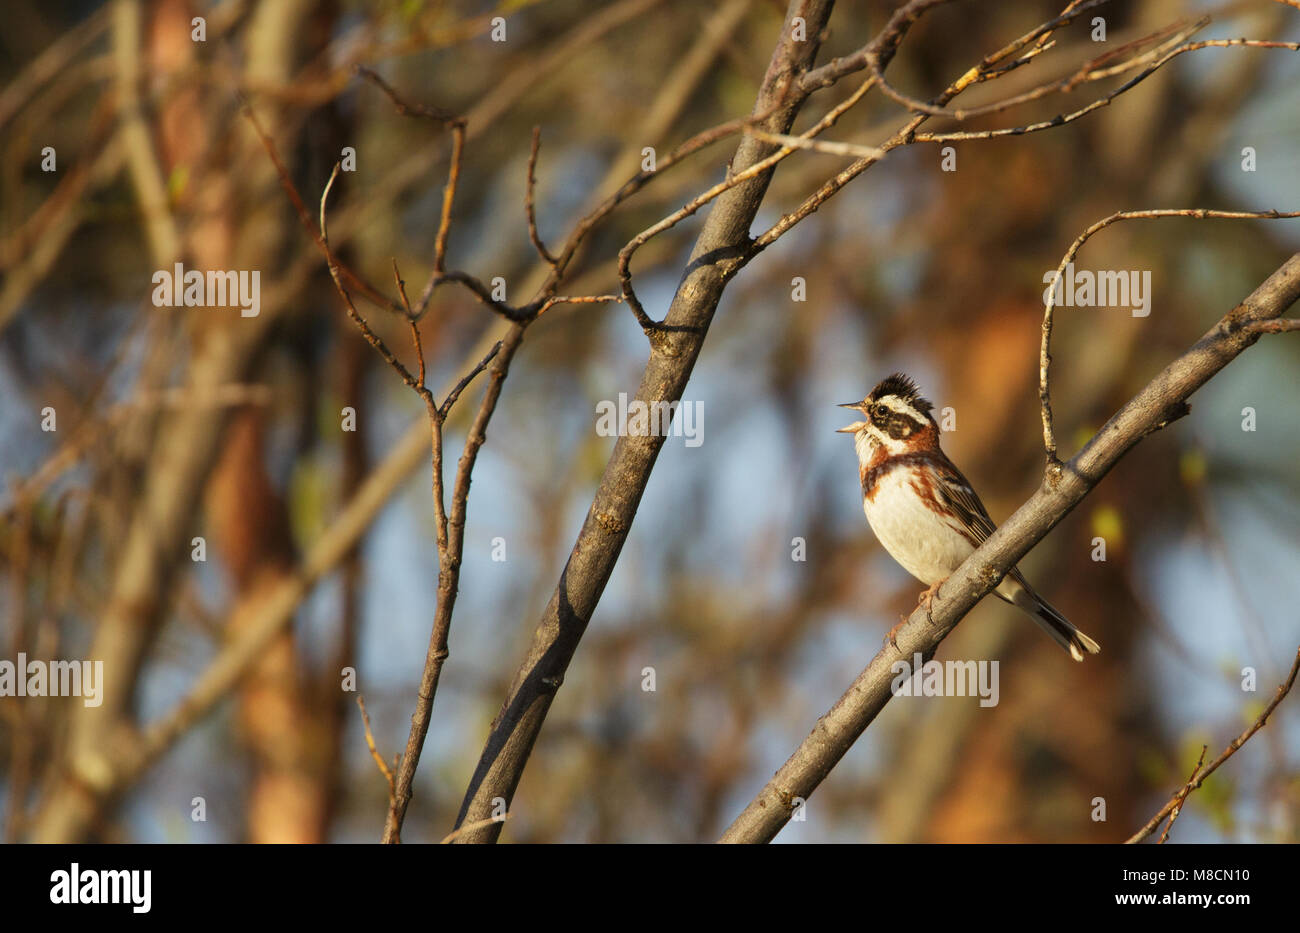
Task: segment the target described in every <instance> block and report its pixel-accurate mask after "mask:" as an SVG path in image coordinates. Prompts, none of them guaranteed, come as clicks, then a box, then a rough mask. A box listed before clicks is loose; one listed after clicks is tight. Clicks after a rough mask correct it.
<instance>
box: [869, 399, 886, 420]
mask: <svg viewBox="0 0 1300 933" xmlns="http://www.w3.org/2000/svg"><path fill="white" fill-rule="evenodd" d="M871 420H872V421H884V420H885V406H884V405H881V404H880V403H879V402H877V403H876V404H874V405H872V406H871Z"/></svg>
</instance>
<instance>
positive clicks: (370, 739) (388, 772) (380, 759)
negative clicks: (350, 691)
mask: <svg viewBox="0 0 1300 933" xmlns="http://www.w3.org/2000/svg"><path fill="white" fill-rule="evenodd" d="M357 706H359V707H361V724H362V725H363V726H365V729H366V748H368V749H370V757H371V758H373V759H375V764H376V765H378V766H379V773H380V774H382V775H383V776H384V780H385V781H387V782H388V796H389V797H390V798H391V797H392V796H393V772H392V769H390V768H389V767H388V763H387V762H385V761H384V756H383V755H381V754H379V749H378V748H376V747H375V736H374V733H373V732H371V731H370V714H369V713H367V712H366V698H365V697H363V696H362V695H361V694H359V693H358V694H357Z"/></svg>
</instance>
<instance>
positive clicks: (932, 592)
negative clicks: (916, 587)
mask: <svg viewBox="0 0 1300 933" xmlns="http://www.w3.org/2000/svg"><path fill="white" fill-rule="evenodd" d="M941 586H943V580H940V581H939V582H938V583H936V584H934V585H933V586H931V587H930V588H929V589H927V590H926V591H925V592H924V593H922V594H921V595H920V596H919V597H918V599H917V602H918V604H919V605H920V607H921V608H922V609H924V610H925V617H926V618H927V619H929V620H930V624H931V625H934V617H933V616H932V615H930V603H932V602H934V598H935V597H936V596H938V595H939V587H941Z"/></svg>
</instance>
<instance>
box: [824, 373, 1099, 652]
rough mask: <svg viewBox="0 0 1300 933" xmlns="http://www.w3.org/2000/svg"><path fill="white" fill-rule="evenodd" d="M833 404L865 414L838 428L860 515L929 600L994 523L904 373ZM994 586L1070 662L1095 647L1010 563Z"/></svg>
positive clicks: (928, 408)
mask: <svg viewBox="0 0 1300 933" xmlns="http://www.w3.org/2000/svg"><path fill="white" fill-rule="evenodd" d="M840 407H841V408H852V409H853V410H854V411H859V412H862V414H863V415H864V417H865V420H863V421H857V422H854V423H853V424H850V425H848V426H847V427H843V428H840V429H839V432H838V433H841V434H852V435H853V445H854V447H856V448H857V453H858V468H859V473H860V475H861V478H862V508H863V511H865V512H866V513H867V522H868V524H870V525H871V530H872V531H874V532H875V534H876V537H877V538H878V539H879V540H880V543H881V544H882V545H883V546H884V548H885V550H886V551H888V552H889V554H890V556H891V557H893V558H894V560H896V561H898V563H899V564H900V565H902V567H903V569H904V570H906V571H907V572H908V573H910V574H911V575H912V576H914V577H916V578H917V579H918V580H920V581H921V582H922V583H926V584H928V585H929V587H930V588H929V589H928V590H926V591H925V592H924V593H922V594H921V601H922V603H923V604H924V605H925V606H926V607H928V606H929V603H930V600H931V599H932V598H933V597H934V594H935V592H936V591H937V590H938V588H939V584H940V583H942V582H943V581H944V580H946V579H947V578H948V576H949V575H950V574H951V573H952V572H953V571H954V570H956V569H957V567H958V566H959V565H960V564H961V562H962V561H964V560H965V559H966V558H967V557H968V556H970V554H971V553H972V552H973V551H974V550H975V549H976V548H977V547H979V546H980V545H981V544H983V543H984V542H985V541H986V540H988V538H989V536H990V535H991V534H993V531H994V529H995V528H996V527H997V526H995V525H994V524H993V520H992V519H991V518H989V513H988V511H987V510H986V509H985V508H984V503H982V502H980V499H979V496H977V495H976V494H975V490H974V489H972V488H971V484H970V483H969V482H967V481H966V477H964V476H962V474H961V471H960V470H958V469H957V467H955V466H954V465H953V463H952V461H951V460H949V459H948V458H947V457H946V456H945V455H944V452H943V451H942V450H940V449H939V425H938V423H937V422H936V421H935V420H934V416H933V415H931V414H930V412H931V411H932V410H933V408H934V406H933V405H931V404H930V403H929V402H928V401H926V400H925V399H923V398H922V397H921V394H920V390H919V389H917V387H916V383H914V382H913V381H912V380H911V379H909V378H908V377H907V376H905V375H903V374H902V373H895V374H894V375H892V376H890V377H889V378H888V379H885V380H884V381H883V382H881V383H880V384H879V385H878V386H876V387H875V388H874V389H872V390H871V394H870V395H868V396H867V397H866V398H864V399H863V400H862V401H860V402H847V403H845V404H843V405H841V406H840ZM993 592H994V593H995V594H997V596H998V597H999V598H1000V599H1002V600H1004V601H1006V602H1009V603H1011V605H1013V606H1015V607H1017V608H1018V609H1020V610H1022V611H1023V612H1025V613H1027V614H1028V615H1030V616H1032V617H1033V618H1034V621H1036V622H1037V623H1038V624H1039V625H1041V626H1042V627H1043V630H1044V631H1046V632H1047V634H1048V635H1050V636H1052V640H1053V641H1055V642H1056V643H1057V644H1058V645H1060V646H1061V647H1062V648H1064V649H1065V650H1066V651H1068V652H1070V656H1071V657H1073V658H1074V659H1075V660H1076V661H1082V660H1083V658H1084V654H1085V652H1086V653H1088V654H1096V653H1097V652H1099V651H1100V650H1101V646H1100V645H1098V644H1097V643H1096V642H1095V641H1093V640H1092V639H1091V638H1089V637H1088V636H1087V635H1085V634H1083V633H1082V632H1080V631H1079V630H1078V629H1077V628H1075V627H1074V626H1073V625H1071V624H1070V623H1069V621H1067V620H1066V618H1065V616H1063V615H1061V613H1060V612H1058V611H1057V610H1056V609H1054V608H1052V606H1051V605H1050V604H1048V602H1047V601H1046V600H1045V599H1043V598H1042V597H1041V596H1039V595H1038V594H1037V593H1036V592H1034V589H1033V587H1031V586H1030V585H1029V583H1028V582H1026V580H1025V578H1024V577H1023V576H1021V574H1020V571H1019V570H1017V569H1016V568H1014V567H1013V568H1012V569H1011V571H1010V572H1009V573H1007V575H1006V576H1005V577H1003V579H1002V582H1001V583H999V584H998V586H997V589H995V590H994V591H993ZM900 625H901V623H900ZM895 631H897V626H896V627H895ZM893 635H894V632H890V640H891V641H892V640H893Z"/></svg>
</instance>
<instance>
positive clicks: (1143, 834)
mask: <svg viewBox="0 0 1300 933" xmlns="http://www.w3.org/2000/svg"><path fill="white" fill-rule="evenodd" d="M1298 673H1300V649H1297V650H1296V655H1295V662H1294V663H1293V664H1292V665H1291V672H1290V673H1289V674H1287V677H1286V680H1284V681H1283V682H1282V684H1281V686H1279V687H1278V688H1277V692H1276V693H1274V694H1273V699H1272V700H1270V701H1269V704H1268V706H1266V707H1264V712H1262V713H1260V714H1259V717H1258V718H1257V719H1256V720H1255V721H1254V722H1253V723H1251V724H1250V725H1249V726H1248V727H1247V728H1246V730H1245V731H1244V732H1242V733H1241V735H1239V736H1237V737H1236V738H1235V739H1233V740H1232V741H1231V742H1229V743H1228V747H1227V748H1225V749H1224V750H1223V754H1221V755H1220V756H1219V757H1218V758H1216V759H1214V760H1213V761H1212V762H1210V763H1209V764H1208V765H1206V766H1205V767H1203V768H1201V767H1198V768H1197V769H1196V771H1195V772H1193V774H1192V777H1191V780H1189V781H1188V782H1187V785H1186V786H1185V787H1184V788H1183V789H1182V790H1180V791H1179V792H1178V793H1176V794H1174V796H1173V797H1172V798H1171V799H1170V800H1169V802H1168V803H1166V804H1165V805H1164V806H1163V807H1161V808H1160V812H1159V813H1157V814H1156V815H1155V816H1153V817H1151V819H1150V820H1148V821H1147V824H1146V825H1145V826H1143V827H1142V828H1141V829H1139V830H1138V831H1137V832H1136V833H1134V834H1133V835H1132V836H1130V837H1129V838H1128V839H1127V840H1126V843H1127V844H1128V845H1132V844H1134V843H1138V842H1141V841H1142V840H1143V839H1145V838H1147V837H1148V836H1150V835H1151V834H1152V833H1154V832H1155V831H1156V829H1157V828H1158V827H1159V826H1160V824H1161V823H1162V822H1163V821H1164V819H1165V817H1167V816H1169V815H1170V814H1171V813H1173V812H1174V810H1176V809H1177V808H1178V807H1180V806H1182V803H1183V801H1184V800H1186V799H1187V795H1188V794H1190V793H1191V792H1192V791H1194V790H1196V789H1197V788H1199V787H1200V786H1201V785H1202V784H1204V783H1205V779H1206V778H1207V777H1209V776H1210V775H1211V774H1213V773H1214V772H1215V771H1217V770H1218V768H1219V765H1221V764H1223V763H1224V762H1225V761H1227V760H1228V759H1229V758H1231V757H1232V756H1233V755H1235V754H1237V752H1238V751H1239V750H1240V749H1241V747H1242V746H1243V745H1245V744H1246V742H1247V740H1248V739H1250V737H1251V736H1252V735H1254V734H1255V733H1256V732H1258V731H1259V730H1260V729H1263V728H1264V724H1265V723H1267V722H1268V717H1269V716H1270V715H1272V713H1273V710H1275V709H1277V705H1278V704H1279V703H1281V702H1282V700H1283V699H1285V698H1286V695H1287V694H1288V693H1290V692H1291V688H1292V687H1293V686H1295V679H1296V674H1298ZM1161 841H1162V842H1163V841H1164V840H1161Z"/></svg>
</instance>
